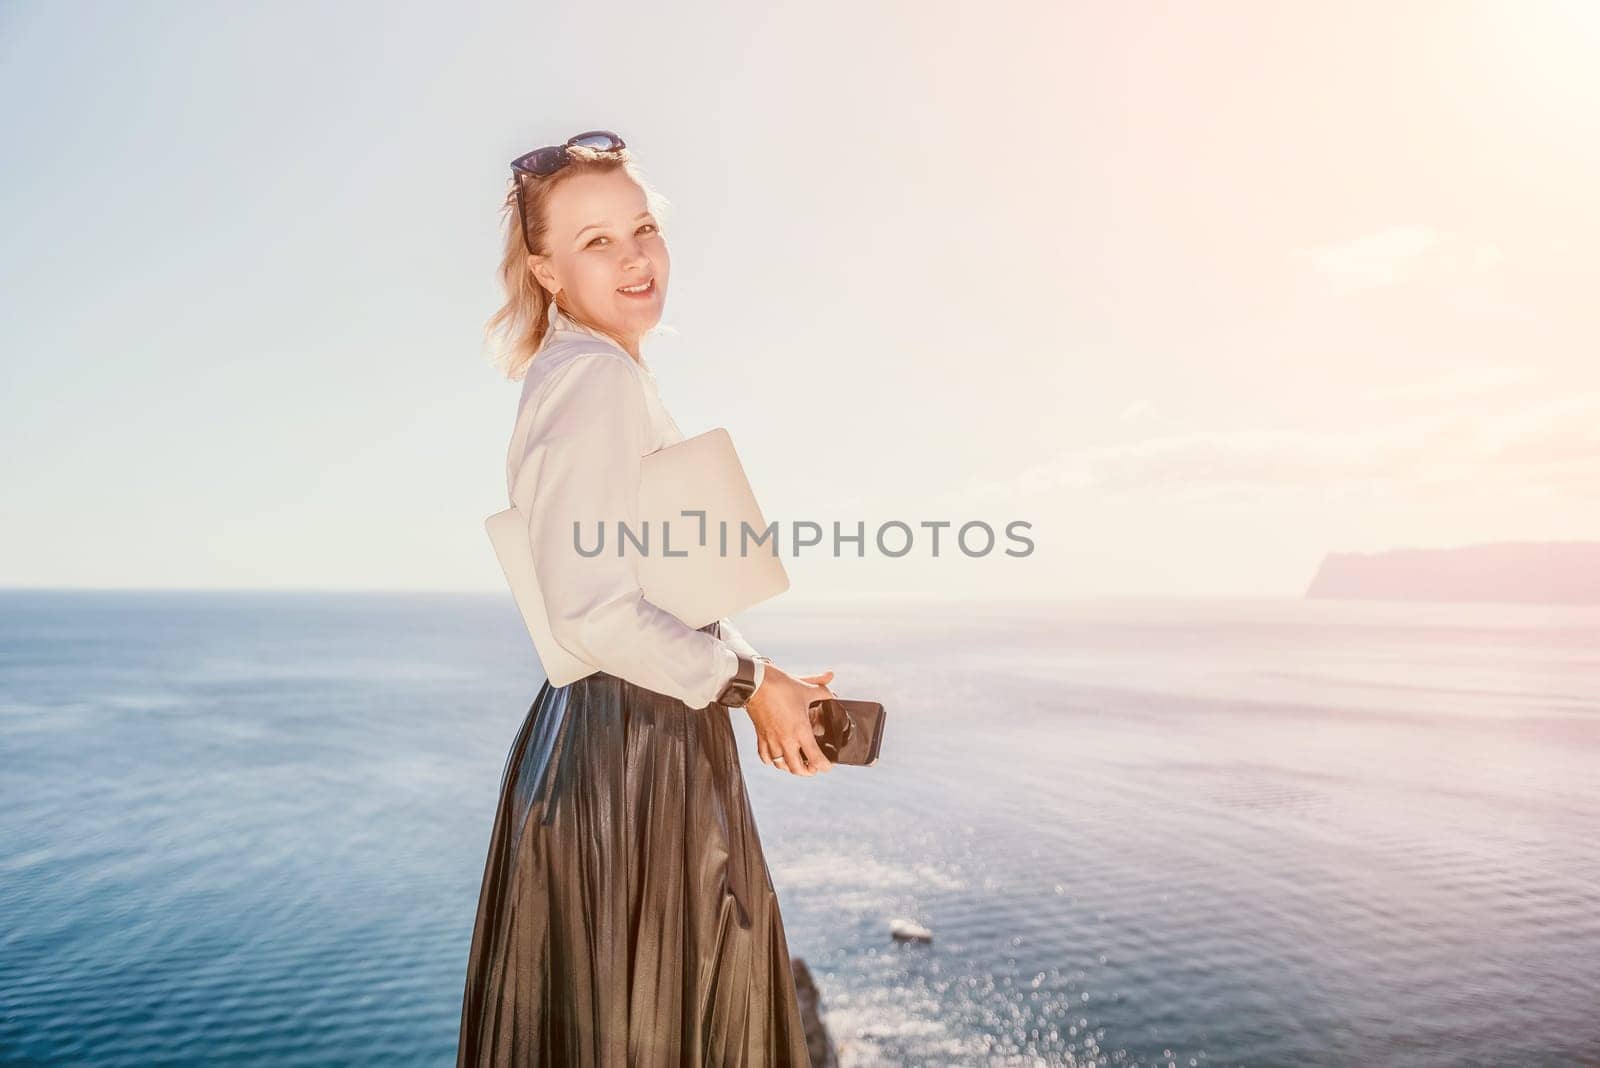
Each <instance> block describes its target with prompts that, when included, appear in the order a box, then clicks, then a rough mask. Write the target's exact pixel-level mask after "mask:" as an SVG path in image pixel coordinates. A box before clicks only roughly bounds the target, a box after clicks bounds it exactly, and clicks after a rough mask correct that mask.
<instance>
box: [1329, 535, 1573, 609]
mask: <svg viewBox="0 0 1600 1068" xmlns="http://www.w3.org/2000/svg"><path fill="white" fill-rule="evenodd" d="M1306 597H1308V598H1313V597H1316V598H1336V597H1337V598H1349V599H1353V600H1369V601H1508V602H1517V603H1521V604H1600V542H1592V541H1520V542H1496V543H1492V544H1486V545H1467V546H1462V547H1460V548H1454V549H1393V550H1390V551H1388V552H1378V553H1329V554H1328V555H1327V556H1325V557H1324V558H1323V560H1322V565H1321V566H1320V567H1319V568H1317V574H1316V577H1315V578H1313V579H1312V580H1311V586H1310V588H1309V589H1307V590H1306Z"/></svg>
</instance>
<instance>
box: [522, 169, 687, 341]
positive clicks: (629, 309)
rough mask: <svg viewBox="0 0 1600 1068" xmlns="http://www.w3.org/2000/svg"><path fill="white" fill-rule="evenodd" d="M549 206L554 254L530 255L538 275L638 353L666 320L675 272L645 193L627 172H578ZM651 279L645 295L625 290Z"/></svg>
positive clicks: (554, 291) (572, 306)
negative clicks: (645, 339)
mask: <svg viewBox="0 0 1600 1068" xmlns="http://www.w3.org/2000/svg"><path fill="white" fill-rule="evenodd" d="M546 207H547V209H548V211H549V213H550V219H549V222H550V226H549V234H548V238H547V243H546V250H545V251H546V253H547V254H546V255H542V256H532V257H530V258H529V264H530V265H531V267H532V269H533V272H534V276H535V277H536V278H537V279H538V281H539V283H540V284H541V285H543V286H544V287H545V289H547V290H549V291H550V292H551V293H552V294H559V295H560V297H561V304H562V306H563V307H565V308H568V309H571V311H572V312H573V313H574V314H575V315H576V316H577V318H579V319H580V320H582V321H583V322H585V323H587V324H588V325H590V326H594V327H598V328H599V329H601V330H603V331H604V332H606V333H608V334H611V335H612V336H614V337H616V338H617V339H619V340H621V341H622V342H623V347H624V348H626V349H628V351H629V352H631V353H632V354H633V355H634V357H635V358H637V357H638V355H639V349H638V345H639V338H641V337H643V336H644V334H645V333H646V332H647V331H648V330H650V329H651V328H652V327H654V326H655V325H656V323H658V322H659V321H660V320H661V310H662V307H663V305H664V303H665V301H666V295H667V276H668V275H669V274H670V273H671V270H672V261H671V259H670V257H669V256H668V255H667V243H666V240H665V238H663V237H662V235H661V230H660V228H659V226H658V225H657V223H656V218H655V216H654V215H653V214H652V213H651V212H650V209H649V206H648V203H647V201H646V199H645V195H644V190H643V189H641V188H639V186H638V184H637V183H636V182H634V180H633V179H632V178H629V177H628V175H627V172H625V171H622V170H612V171H605V172H602V173H586V174H575V175H573V176H572V177H571V178H568V179H567V180H566V181H564V182H562V183H561V184H560V185H559V186H557V187H556V189H555V191H554V192H553V193H552V194H551V196H550V198H549V200H548V201H547V204H546ZM646 282H648V283H650V285H649V286H648V287H647V288H646V289H645V290H644V291H643V293H642V294H640V295H635V294H632V293H628V292H624V290H625V289H627V288H630V287H631V288H637V287H638V286H640V285H642V284H644V283H646Z"/></svg>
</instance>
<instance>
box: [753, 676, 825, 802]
mask: <svg viewBox="0 0 1600 1068" xmlns="http://www.w3.org/2000/svg"><path fill="white" fill-rule="evenodd" d="M832 678H833V672H831V671H824V672H823V673H822V674H820V675H802V676H800V677H799V678H796V677H795V676H793V675H791V674H789V673H788V672H787V671H784V670H783V669H782V668H780V667H779V666H778V665H777V664H774V663H772V662H770V661H769V662H768V663H767V666H766V667H765V668H764V669H763V671H762V675H761V688H760V689H758V690H756V692H755V693H754V694H752V695H751V697H750V700H749V701H747V702H746V703H745V706H744V710H745V712H747V713H749V715H750V721H751V722H752V723H754V724H755V725H756V749H757V750H758V751H759V752H760V754H761V762H762V763H763V764H768V765H771V766H772V767H775V768H777V769H778V770H779V771H787V772H789V773H790V774H791V775H815V774H816V773H817V772H819V771H827V770H829V769H830V768H832V767H833V762H832V761H831V760H829V759H828V758H827V757H825V756H823V755H822V750H821V749H820V748H818V746H817V735H816V731H817V727H816V726H815V725H814V724H813V723H812V721H811V708H810V706H811V703H812V702H813V701H820V700H822V699H823V698H824V697H832V696H834V693H833V691H832V690H830V689H828V686H827V683H828V681H829V680H830V679H832Z"/></svg>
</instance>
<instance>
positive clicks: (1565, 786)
mask: <svg viewBox="0 0 1600 1068" xmlns="http://www.w3.org/2000/svg"><path fill="white" fill-rule="evenodd" d="M786 596H787V595H786ZM736 621H737V622H738V624H739V626H740V628H741V630H742V631H743V632H744V634H745V636H746V637H747V638H749V639H750V640H751V642H752V643H753V644H755V645H756V646H757V647H758V648H760V649H761V650H762V651H763V652H764V653H766V654H767V655H769V656H772V657H774V658H775V659H776V661H777V662H778V663H779V664H780V665H782V666H784V667H785V668H786V669H787V670H789V671H790V672H791V673H794V674H808V673H811V672H814V671H822V670H829V669H831V670H833V671H834V672H835V677H834V680H833V683H832V688H833V690H834V692H835V693H836V694H838V695H839V696H841V697H855V698H862V699H869V700H875V701H880V702H882V703H883V704H884V706H885V708H886V710H887V719H886V730H885V734H884V741H883V748H882V753H881V756H880V759H879V762H878V763H877V764H876V765H875V766H873V767H847V766H838V767H835V768H834V769H833V770H832V771H830V772H828V773H826V774H822V775H817V776H813V777H810V778H800V777H796V776H792V775H789V774H786V773H783V772H779V771H776V770H775V769H772V768H769V767H767V766H765V765H763V764H762V763H761V762H760V761H759V760H758V759H757V758H756V755H755V750H754V735H753V732H752V730H751V725H750V722H749V720H748V717H747V716H746V715H745V714H744V713H742V712H739V711H734V712H733V713H731V714H732V715H733V716H734V721H735V727H736V730H737V737H738V740H739V745H740V748H741V759H742V761H743V768H744V774H745V778H746V784H747V789H748V791H749V794H750V797H751V801H752V804H753V806H754V809H755V812H756V817H757V821H758V827H759V831H760V834H761V840H762V843H763V848H764V851H765V854H766V857H767V861H768V865H769V869H770V870H771V872H772V876H773V881H774V883H775V884H776V886H777V890H778V896H779V902H780V907H781V912H782V915H783V917H784V924H785V931H786V935H787V939H788V942H789V948H790V952H791V954H792V955H793V956H795V957H799V958H802V959H804V961H805V962H806V965H807V966H808V967H809V968H810V970H811V972H812V974H813V976H814V978H815V979H816V981H817V985H818V988H819V990H820V993H821V998H822V1018H823V1020H824V1022H825V1023H826V1025H827V1027H828V1029H829V1032H830V1034H831V1036H832V1039H833V1041H834V1044H835V1047H836V1050H837V1054H838V1059H839V1063H840V1064H841V1065H842V1066H845V1068H851V1066H863V1065H1008V1066H1009V1065H1028V1066H1033V1065H1090V1064H1093V1065H1124V1066H1131V1065H1142V1066H1149V1068H1155V1066H1160V1068H1199V1066H1209V1068H1222V1066H1230V1068H1231V1066H1246V1065H1249V1066H1263V1068H1265V1066H1274V1065H1285V1066H1295V1065H1317V1066H1321V1065H1327V1066H1334V1065H1340V1066H1342V1065H1394V1066H1406V1068H1433V1066H1440V1068H1443V1066H1457V1065H1519V1066H1545V1065H1548V1066H1552V1068H1553V1066H1556V1065H1561V1066H1570V1065H1580V1066H1581V1065H1593V1066H1600V607H1592V606H1561V607H1543V606H1537V605H1496V604H1403V603H1384V602H1360V601H1334V600H1326V601H1324V600H1302V599H1298V598H1293V597H1284V598H1240V599H1227V598H1195V599H1139V598H1112V599H1092V600H1091V599H1086V600H1061V601H1055V602H1052V601H1044V600H1030V601H1013V602H1002V601H977V600H956V599H948V598H947V599H943V600H940V599H933V598H920V597H903V598H888V597H879V598H870V597H866V598H857V599H839V600H832V601H829V600H815V601H811V602H799V601H789V600H787V599H786V598H779V599H777V600H776V601H774V602H772V603H770V604H769V605H764V606H761V607H760V608H759V609H756V610H753V611H751V612H749V613H747V614H744V615H741V616H738V617H736ZM541 681H542V675H541V674H540V671H539V667H538V662H537V660H536V659H535V658H534V655H533V649H532V645H531V643H530V642H529V639H528V635H527V632H526V630H524V629H523V628H522V624H521V621H520V619H519V618H518V617H517V615H516V610H515V608H514V606H513V605H512V602H511V600H510V596H509V594H498V593H483V594H477V593H461V594H445V593H438V594H426V593H329V592H292V591H289V592H201V591H166V592H162V591H46V590H17V589H13V590H9V591H0V1064H4V1065H7V1066H19V1065H93V1066H98V1068H122V1066H147V1065H233V1064H238V1065H274V1066H279V1068H289V1066H300V1065H306V1066H310V1065H384V1066H394V1065H451V1064H453V1063H454V1057H455V1047H456V1038H457V1030H458V1027H459V1022H460V1010H461V995H462V984H463V980H464V975H465V966H466V960H467V953H468V948H469V942H470V938H471V933H472V924H473V919H474V910H475V907H476V901H477V895H478V890H479V886H480V880H481V878H482V875H483V863H484V858H485V852H486V849H487V846H488V840H489V832H490V828H491V824H492V820H493V816H494V810H495V802H496V797H497V791H498V788H499V785H500V776H501V773H502V771H503V768H504V764H505V759H506V755H507V752H508V750H509V748H510V746H511V743H512V740H513V738H514V736H515V734H516V732H517V728H518V726H519V725H520V723H521V722H522V720H523V718H524V717H525V716H526V714H527V711H528V707H529V705H530V704H531V702H532V700H533V697H534V694H535V693H536V692H537V690H538V688H539V684H540V682H541ZM905 920H909V921H913V922H915V923H918V924H921V925H923V926H924V927H926V928H927V929H928V931H929V932H930V933H931V940H929V941H927V942H904V941H897V940H896V939H895V938H894V937H893V935H892V933H891V929H892V925H893V924H895V923H896V922H897V921H905Z"/></svg>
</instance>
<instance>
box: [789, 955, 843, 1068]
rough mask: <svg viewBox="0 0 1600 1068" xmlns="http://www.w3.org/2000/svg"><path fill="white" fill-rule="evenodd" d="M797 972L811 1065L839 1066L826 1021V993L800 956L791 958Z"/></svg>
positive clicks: (816, 1067) (796, 984) (819, 1067)
mask: <svg viewBox="0 0 1600 1068" xmlns="http://www.w3.org/2000/svg"><path fill="white" fill-rule="evenodd" d="M789 970H790V972H791V973H792V974H793V975H794V991H795V993H796V994H797V995H799V998H800V1020H801V1022H802V1023H804V1024H805V1029H806V1050H807V1052H809V1053H810V1054H811V1068H839V1051H838V1050H837V1049H835V1048H834V1045H833V1039H832V1037H830V1036H829V1034H828V1028H827V1025H825V1024H824V1023H823V1022H822V994H821V993H820V992H818V990H817V984H816V980H814V979H812V978H811V969H810V968H808V967H806V962H805V961H803V960H801V959H800V958H799V957H793V958H791V959H790V961H789Z"/></svg>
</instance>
